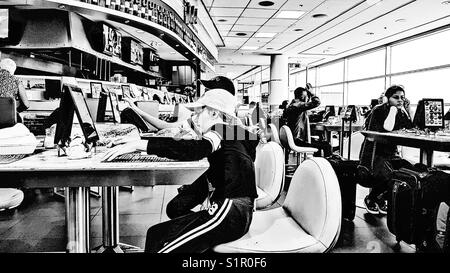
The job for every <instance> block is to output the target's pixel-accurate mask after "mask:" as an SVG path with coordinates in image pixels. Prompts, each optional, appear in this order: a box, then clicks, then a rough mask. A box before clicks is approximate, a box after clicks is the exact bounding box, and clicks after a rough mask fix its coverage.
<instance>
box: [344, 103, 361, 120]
mask: <svg viewBox="0 0 450 273" xmlns="http://www.w3.org/2000/svg"><path fill="white" fill-rule="evenodd" d="M342 118H343V119H345V120H349V121H352V122H354V121H356V120H357V119H358V115H357V113H356V106H355V105H347V107H346V108H345V113H344V115H343V117H342Z"/></svg>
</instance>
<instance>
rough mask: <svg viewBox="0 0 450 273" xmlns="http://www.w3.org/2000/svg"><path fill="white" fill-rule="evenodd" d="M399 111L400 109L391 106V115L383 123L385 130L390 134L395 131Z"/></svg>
mask: <svg viewBox="0 0 450 273" xmlns="http://www.w3.org/2000/svg"><path fill="white" fill-rule="evenodd" d="M397 111H398V109H397V107H395V106H391V107H390V108H389V114H388V116H387V118H386V119H385V120H384V123H383V128H384V130H386V131H388V132H391V131H392V130H394V126H395V116H396V115H397Z"/></svg>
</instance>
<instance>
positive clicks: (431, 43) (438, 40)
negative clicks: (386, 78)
mask: <svg viewBox="0 0 450 273" xmlns="http://www.w3.org/2000/svg"><path fill="white" fill-rule="evenodd" d="M448 41H450V31H449V30H447V31H443V32H439V33H436V34H432V35H429V36H425V37H422V38H418V39H415V40H412V41H409V42H405V43H403V44H399V45H396V46H393V47H392V68H391V72H392V73H396V72H403V71H410V70H415V69H420V68H426V67H433V66H438V65H443V64H450V50H448V47H449V43H448Z"/></svg>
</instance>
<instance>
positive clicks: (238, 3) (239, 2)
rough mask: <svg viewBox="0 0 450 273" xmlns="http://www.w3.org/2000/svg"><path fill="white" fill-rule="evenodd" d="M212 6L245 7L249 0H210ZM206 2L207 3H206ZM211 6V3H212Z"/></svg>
mask: <svg viewBox="0 0 450 273" xmlns="http://www.w3.org/2000/svg"><path fill="white" fill-rule="evenodd" d="M210 2H212V7H214V8H219V7H226V8H245V7H246V6H247V4H248V2H249V0H214V1H212V0H210ZM205 4H206V3H205ZM210 6H211V5H210Z"/></svg>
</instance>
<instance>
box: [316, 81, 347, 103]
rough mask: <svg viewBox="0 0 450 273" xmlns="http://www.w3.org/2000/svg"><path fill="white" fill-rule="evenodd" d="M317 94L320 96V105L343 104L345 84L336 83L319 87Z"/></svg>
mask: <svg viewBox="0 0 450 273" xmlns="http://www.w3.org/2000/svg"><path fill="white" fill-rule="evenodd" d="M316 95H317V96H318V97H319V98H320V105H321V106H325V105H342V102H343V98H344V92H343V84H335V85H330V86H326V87H319V88H317V93H316Z"/></svg>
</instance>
